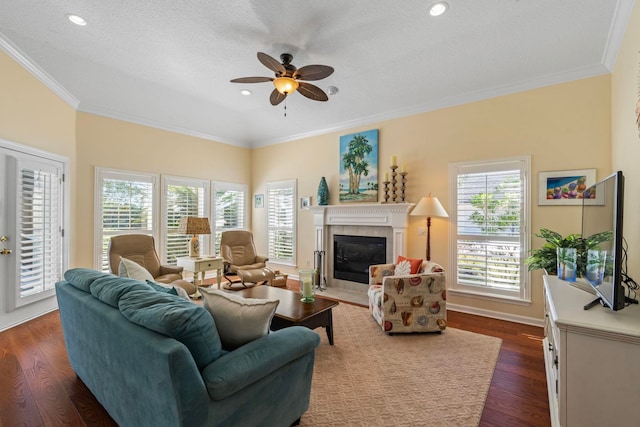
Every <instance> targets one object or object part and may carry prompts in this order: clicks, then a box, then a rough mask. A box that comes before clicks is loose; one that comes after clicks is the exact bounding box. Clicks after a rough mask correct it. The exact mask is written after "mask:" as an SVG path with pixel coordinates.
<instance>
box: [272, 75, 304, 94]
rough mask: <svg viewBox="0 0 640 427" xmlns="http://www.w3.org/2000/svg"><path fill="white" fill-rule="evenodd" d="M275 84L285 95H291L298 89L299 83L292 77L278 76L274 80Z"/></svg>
mask: <svg viewBox="0 0 640 427" xmlns="http://www.w3.org/2000/svg"><path fill="white" fill-rule="evenodd" d="M273 85H274V86H275V87H276V89H278V92H280V93H281V94H283V95H289V94H291V93H293V92H295V91H296V89H298V86H299V83H298V82H297V81H296V80H295V79H292V78H291V77H278V78H276V79H274V80H273Z"/></svg>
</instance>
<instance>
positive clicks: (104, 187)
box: [95, 168, 158, 274]
mask: <svg viewBox="0 0 640 427" xmlns="http://www.w3.org/2000/svg"><path fill="white" fill-rule="evenodd" d="M156 183H157V175H154V174H143V173H131V172H122V171H114V170H105V169H102V168H96V186H97V190H98V191H96V193H97V194H96V201H97V205H98V207H99V209H96V211H97V212H96V216H97V217H98V224H99V226H98V227H97V228H98V230H97V231H96V233H97V236H96V239H95V242H96V250H95V253H96V261H95V263H96V269H98V270H101V271H109V254H108V249H109V240H110V239H111V236H115V235H119V234H148V235H152V236H154V238H156V240H157V238H158V236H157V235H156V233H154V230H157V227H154V225H155V223H156V215H155V212H156V209H155V200H156V197H154V196H155V194H156ZM115 273H116V274H117V272H115Z"/></svg>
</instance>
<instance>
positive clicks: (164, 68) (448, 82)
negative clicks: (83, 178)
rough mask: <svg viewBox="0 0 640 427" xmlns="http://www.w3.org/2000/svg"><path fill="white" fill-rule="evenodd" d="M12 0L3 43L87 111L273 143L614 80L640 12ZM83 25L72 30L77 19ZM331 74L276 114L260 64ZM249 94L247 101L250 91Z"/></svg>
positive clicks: (549, 1) (587, 1) (485, 0)
mask: <svg viewBox="0 0 640 427" xmlns="http://www.w3.org/2000/svg"><path fill="white" fill-rule="evenodd" d="M434 2H435V0H434V1H424V0H423V1H417V0H403V1H402V2H397V1H389V0H349V1H344V0H323V1H302V0H298V1H269V0H236V1H231V2H219V1H212V0H195V1H186V0H182V1H178V0H135V1H131V0H109V1H97V0H67V1H42V0H0V11H1V13H0V47H1V48H3V49H4V50H5V51H6V52H8V53H9V54H10V55H12V56H13V57H14V58H16V59H17V60H18V61H19V62H21V63H22V64H23V65H25V66H26V67H27V68H28V69H30V70H31V71H32V72H33V73H34V74H36V75H37V76H38V77H39V78H40V79H41V80H43V81H44V82H45V83H46V84H47V85H48V86H49V87H52V89H54V90H55V91H56V92H57V93H58V94H60V95H61V96H62V97H63V99H65V100H66V101H67V102H69V103H70V104H71V105H72V106H73V107H74V108H77V109H78V110H80V111H86V112H91V113H95V114H100V115H105V116H109V117H114V118H119V119H123V120H128V121H132V122H137V123H142V124H147V125H150V126H155V127H160V128H163V129H169V130H174V131H178V132H183V133H187V134H191V135H196V136H201V137H204V138H208V139H212V140H217V141H221V142H225V143H230V144H235V145H241V146H248V147H258V146H263V145H268V144H273V143H278V142H283V141H288V140H292V139H295V138H299V137H303V136H310V135H315V134H319V133H323V132H327V131H332V130H341V129H346V128H348V127H352V126H357V125H365V124H368V123H372V122H375V121H379V120H384V119H388V118H394V117H399V116H405V115H409V114H414V113H419V112H423V111H428V110H433V109H436V108H442V107H446V106H450V105H455V104H459V103H464V102H470V101H474V100H479V99H483V98H487V97H492V96H496V95H501V94H506V93H513V92H517V91H521V90H526V89H530V88H535V87H540V86H545V85H549V84H554V83H561V82H564V81H569V80H574V79H579V78H584V77H590V76H595V75H600V74H603V73H607V72H609V71H610V69H611V68H612V65H613V63H614V60H615V55H616V54H617V51H618V48H619V44H620V42H621V39H622V34H623V33H624V30H625V27H626V24H627V21H628V18H629V15H630V13H631V10H632V8H633V0H617V1H616V0H562V1H558V0H482V1H478V0H448V3H449V10H448V11H447V13H446V14H445V15H443V16H440V17H437V18H434V17H431V16H429V13H428V9H429V6H430V5H431V4H433V3H434ZM67 13H75V14H78V15H81V16H83V17H84V18H85V19H86V20H87V21H88V25H87V26H85V27H79V26H76V25H73V24H71V23H70V22H69V21H68V20H67V19H66V18H65V14H67ZM258 51H261V52H265V53H267V54H269V55H271V56H273V57H275V58H279V55H280V54H281V53H283V52H287V53H291V54H293V64H294V65H296V66H298V67H301V66H304V65H309V64H323V65H330V66H332V67H334V68H335V72H334V74H333V75H331V76H330V77H328V78H326V79H324V80H321V81H318V82H314V83H315V84H317V85H318V86H319V87H321V88H322V89H324V90H325V91H326V89H327V87H328V86H337V87H338V88H339V93H338V94H336V95H333V96H330V98H329V101H328V102H316V101H312V100H309V99H307V98H304V97H303V96H301V95H300V94H298V93H294V94H292V95H291V96H289V97H288V98H287V101H286V107H287V116H286V117H285V116H284V103H283V104H280V105H279V106H276V107H274V106H271V104H270V103H269V94H270V93H271V91H272V90H273V86H272V85H271V83H268V82H267V83H258V84H246V85H243V84H234V83H230V82H229V80H231V79H233V78H236V77H246V76H267V77H272V76H273V73H272V72H271V71H269V70H268V69H267V68H265V67H264V66H263V65H262V64H260V63H259V62H258V60H257V58H256V52H258ZM243 88H247V89H250V90H251V91H252V92H253V94H252V95H251V96H243V95H241V94H240V89H243Z"/></svg>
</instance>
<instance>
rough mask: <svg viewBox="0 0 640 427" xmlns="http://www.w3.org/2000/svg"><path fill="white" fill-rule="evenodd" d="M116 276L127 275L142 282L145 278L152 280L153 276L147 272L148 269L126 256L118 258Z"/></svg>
mask: <svg viewBox="0 0 640 427" xmlns="http://www.w3.org/2000/svg"><path fill="white" fill-rule="evenodd" d="M118 276H121V277H128V278H130V279H136V280H140V281H142V282H144V281H145V280H153V276H152V275H151V273H149V270H147V269H146V268H144V267H143V266H141V265H140V264H138V263H137V262H135V261H131V260H130V259H127V258H120V264H118Z"/></svg>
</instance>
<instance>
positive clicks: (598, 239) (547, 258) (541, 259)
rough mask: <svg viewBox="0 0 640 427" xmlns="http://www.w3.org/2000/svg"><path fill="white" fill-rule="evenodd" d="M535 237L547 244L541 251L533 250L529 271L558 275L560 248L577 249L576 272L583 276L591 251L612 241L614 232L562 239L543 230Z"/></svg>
mask: <svg viewBox="0 0 640 427" xmlns="http://www.w3.org/2000/svg"><path fill="white" fill-rule="evenodd" d="M535 236H536V237H541V238H543V239H544V240H546V243H545V244H544V245H542V247H541V248H540V249H532V250H531V255H530V256H529V257H528V258H527V259H526V260H525V263H526V264H527V265H528V266H529V271H531V270H538V269H544V270H545V271H546V273H547V274H554V275H555V274H558V252H557V250H558V248H575V249H576V252H577V260H576V270H577V272H578V274H579V275H581V274H582V272H583V271H585V266H586V265H587V253H588V251H589V249H596V248H597V247H598V245H600V244H601V243H602V242H608V241H610V240H612V239H613V232H612V231H605V232H602V233H597V234H594V235H592V236H589V237H587V238H582V236H580V235H579V234H569V235H568V236H567V237H562V235H561V234H559V233H556V232H555V231H551V230H549V229H546V228H541V229H540V233H537V234H535Z"/></svg>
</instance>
